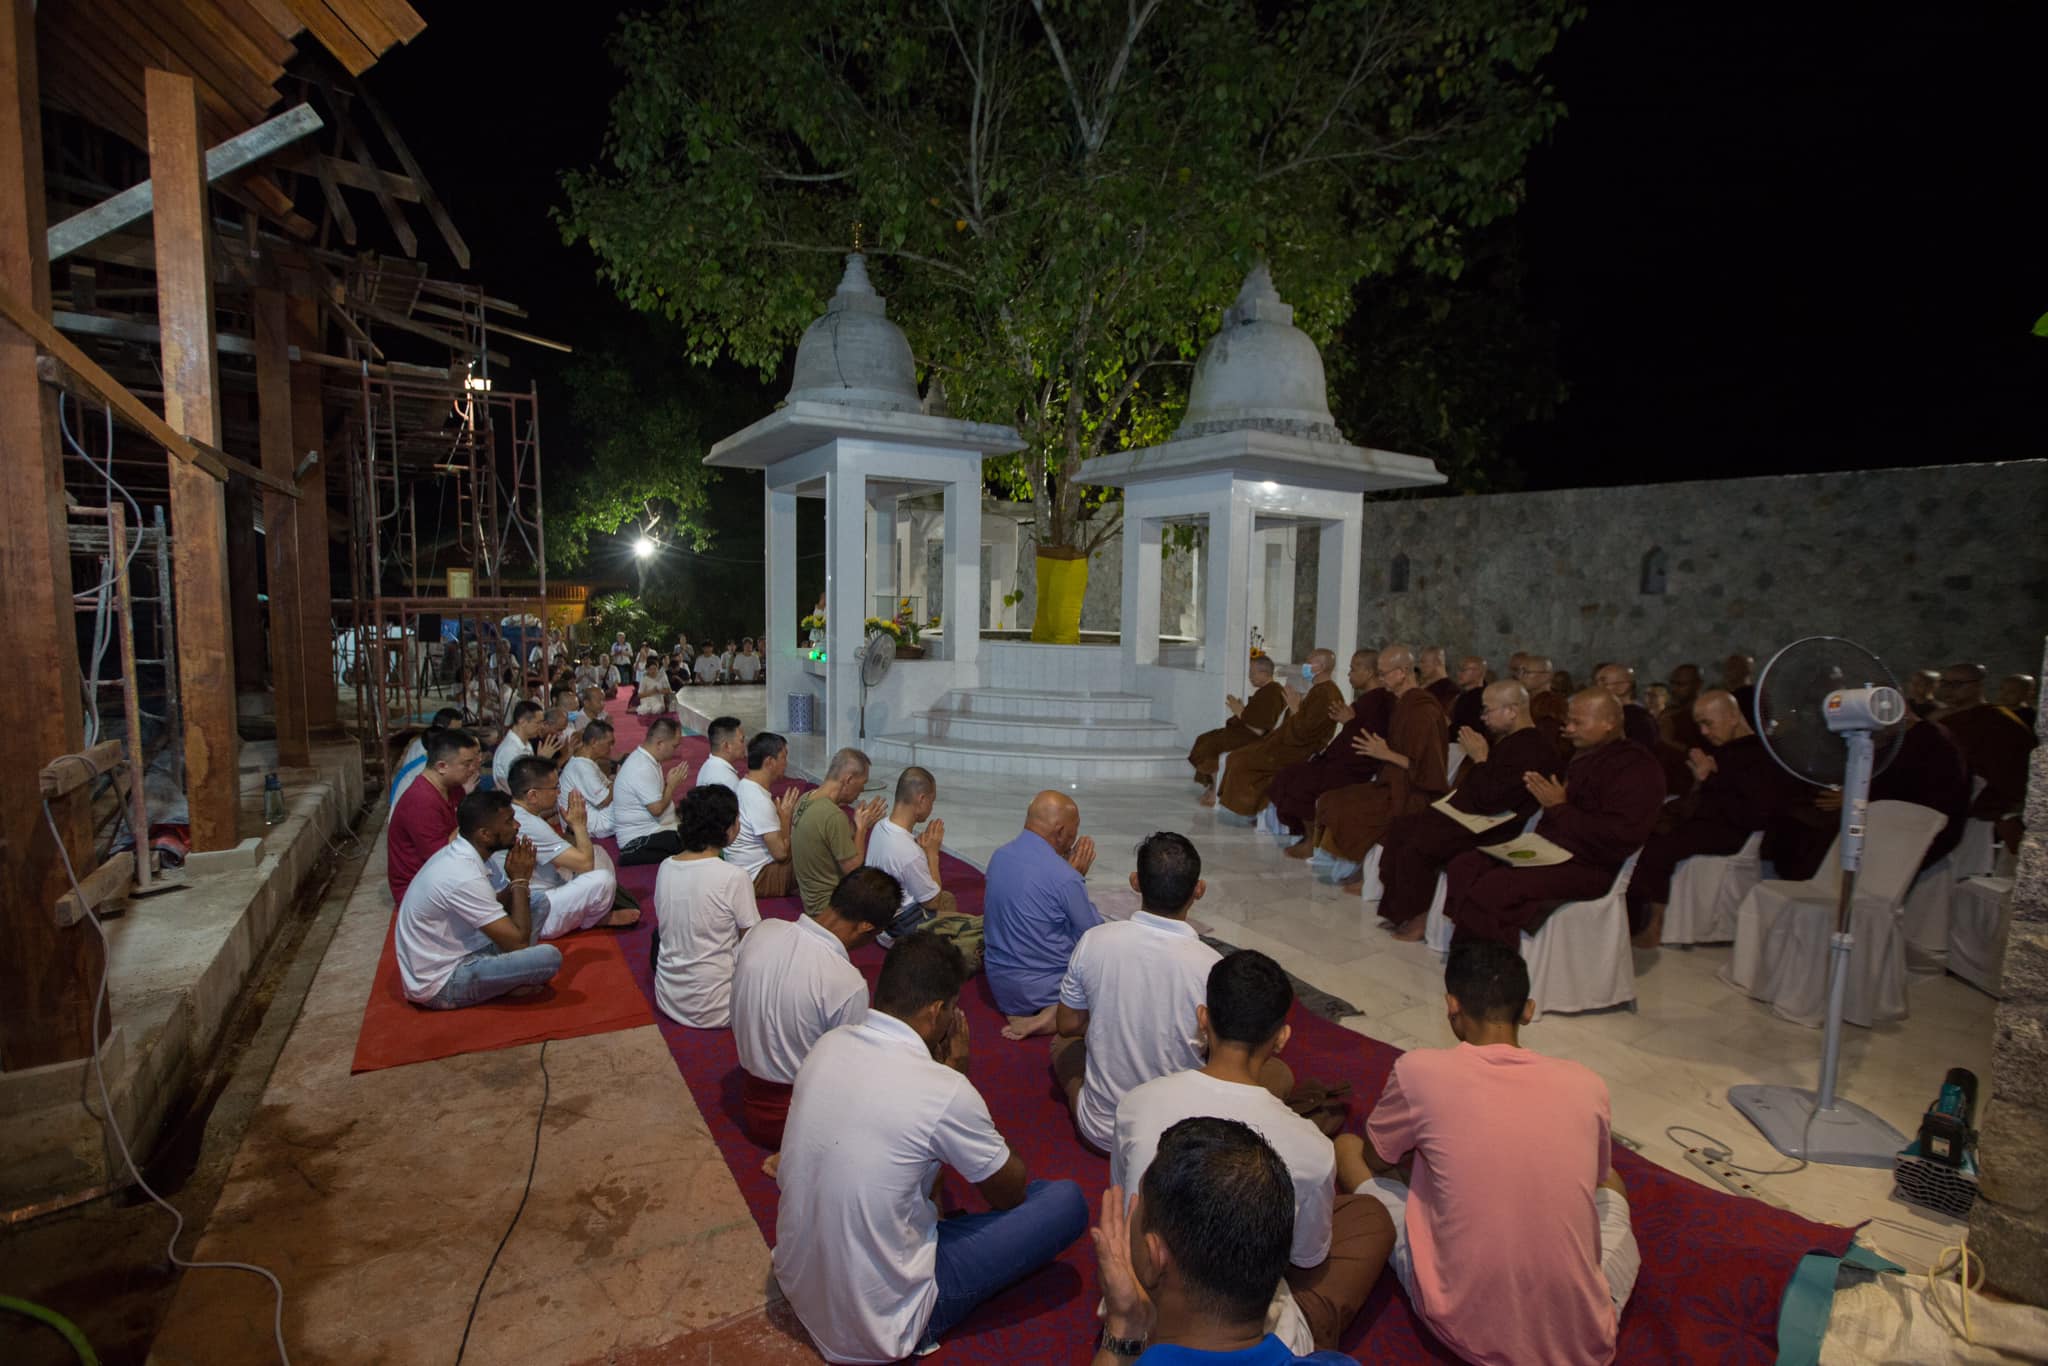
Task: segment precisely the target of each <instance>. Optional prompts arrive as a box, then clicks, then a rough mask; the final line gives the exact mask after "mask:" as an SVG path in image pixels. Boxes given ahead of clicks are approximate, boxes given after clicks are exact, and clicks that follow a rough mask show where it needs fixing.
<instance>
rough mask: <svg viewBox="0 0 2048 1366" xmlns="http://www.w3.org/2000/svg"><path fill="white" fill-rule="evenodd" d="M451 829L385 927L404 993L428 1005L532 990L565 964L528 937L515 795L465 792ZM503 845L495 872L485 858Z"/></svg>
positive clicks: (526, 874) (525, 869)
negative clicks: (453, 831) (395, 918)
mask: <svg viewBox="0 0 2048 1366" xmlns="http://www.w3.org/2000/svg"><path fill="white" fill-rule="evenodd" d="M456 830H457V833H456V837H455V838H454V839H453V840H450V841H449V842H448V843H447V844H446V845H444V846H443V847H442V848H441V849H440V850H439V851H438V852H436V853H435V854H434V856H433V857H432V858H430V859H428V860H427V861H426V862H425V863H424V864H422V865H421V867H420V870H419V872H418V873H417V874H416V875H415V876H414V877H413V880H412V882H411V884H410V885H408V886H407V887H406V889H405V900H404V901H402V902H400V903H399V907H398V923H397V925H396V927H395V928H394V930H393V932H392V940H393V945H394V947H395V949H396V955H397V958H398V976H399V980H400V982H401V983H402V984H403V986H404V989H405V999H406V1000H408V1001H411V1002H412V1003H413V1004H414V1005H417V1006H425V1007H426V1008H427V1009H429V1010H458V1009H460V1008H461V1007H463V1006H473V1005H476V1004H478V1003H480V1002H483V1001H488V1000H491V999H493V998H495V997H499V996H505V995H509V994H512V993H519V994H522V995H530V994H532V993H533V992H536V991H538V990H539V989H540V988H541V987H542V986H544V985H546V984H547V982H548V981H549V980H550V979H551V978H553V977H554V975H555V974H556V973H557V972H558V971H560V970H561V966H562V951H561V950H560V949H558V948H556V947H555V946H554V945H553V944H539V943H535V942H534V939H533V912H532V907H531V905H530V902H529V897H530V891H529V888H530V886H531V882H532V878H533V846H532V845H531V844H529V843H527V842H526V841H525V840H524V839H522V838H521V837H520V834H519V823H518V821H517V820H516V819H514V817H513V815H512V799H511V798H510V797H508V796H506V795H505V794H504V793H502V792H495V791H483V792H472V793H470V794H469V795H468V796H467V797H464V798H463V799H462V805H461V807H460V808H459V809H458V810H457V812H456ZM500 849H503V850H506V851H507V853H506V857H505V873H504V875H503V876H502V877H501V876H500V875H499V874H498V870H497V869H495V868H493V867H492V866H491V863H490V856H491V855H492V854H494V853H496V852H497V851H498V850H500Z"/></svg>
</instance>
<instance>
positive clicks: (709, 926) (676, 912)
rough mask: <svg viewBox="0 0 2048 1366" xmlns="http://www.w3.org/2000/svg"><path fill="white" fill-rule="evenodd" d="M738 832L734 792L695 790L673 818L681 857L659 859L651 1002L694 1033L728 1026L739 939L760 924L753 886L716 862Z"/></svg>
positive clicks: (732, 870) (718, 789)
mask: <svg viewBox="0 0 2048 1366" xmlns="http://www.w3.org/2000/svg"><path fill="white" fill-rule="evenodd" d="M739 829H740V804H739V800H738V799H737V798H736V797H734V796H733V795H732V793H731V792H729V791H727V790H726V789H725V788H722V787H700V788H697V789H696V790H694V791H692V792H691V793H690V795H689V796H687V797H685V798H684V799H683V802H682V805H681V807H680V808H679V809H678V811H677V813H676V835H677V837H678V838H680V839H681V840H682V844H683V852H681V853H680V854H677V855H675V856H674V857H672V858H668V859H664V860H663V861H662V865H661V872H660V873H658V874H656V875H655V879H654V915H655V920H656V922H657V925H658V930H657V933H658V935H659V938H658V939H657V940H656V942H655V953H654V1001H655V1004H656V1005H658V1006H660V1007H661V1011H662V1014H664V1015H666V1016H668V1017H669V1018H670V1019H671V1020H674V1021H676V1022H677V1023H678V1024H685V1025H688V1026H690V1028H692V1029H723V1028H725V1027H726V1026H727V1025H728V1024H730V1023H731V1022H732V971H733V956H734V954H735V952H736V951H737V950H738V948H739V942H740V936H741V935H743V934H745V933H746V932H747V931H748V930H751V929H753V928H754V926H756V925H758V924H760V923H761V912H760V910H759V909H758V908H756V906H755V905H754V884H753V882H752V880H751V879H749V878H748V877H747V875H746V874H745V873H743V872H741V871H740V870H739V869H737V868H735V867H733V866H732V865H731V864H730V863H727V862H725V860H723V859H721V858H720V857H719V853H720V851H722V850H723V849H724V848H725V846H726V845H728V844H730V843H732V840H733V837H734V836H735V835H737V834H739Z"/></svg>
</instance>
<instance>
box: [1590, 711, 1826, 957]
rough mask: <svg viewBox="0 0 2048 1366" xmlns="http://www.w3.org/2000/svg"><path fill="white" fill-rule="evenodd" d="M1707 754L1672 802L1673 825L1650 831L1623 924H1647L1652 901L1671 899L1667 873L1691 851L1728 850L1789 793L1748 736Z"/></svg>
mask: <svg viewBox="0 0 2048 1366" xmlns="http://www.w3.org/2000/svg"><path fill="white" fill-rule="evenodd" d="M1707 752H1708V753H1709V754H1711V755H1712V756H1713V759H1714V771H1713V772H1712V773H1709V774H1708V775H1707V780H1706V781H1705V782H1703V783H1701V784H1700V785H1699V787H1698V788H1697V789H1696V790H1695V791H1694V792H1693V793H1692V794H1691V795H1690V796H1688V797H1684V798H1681V799H1680V800H1678V801H1677V802H1674V803H1673V804H1672V806H1673V809H1674V810H1677V811H1678V813H1679V818H1678V820H1677V822H1676V823H1675V824H1674V826H1673V828H1672V829H1671V830H1669V831H1667V832H1664V833H1662V834H1656V835H1652V836H1650V838H1649V841H1648V842H1647V843H1645V844H1644V845H1643V856H1642V857H1641V858H1639V859H1637V860H1636V870H1635V872H1634V873H1633V874H1631V875H1630V876H1629V880H1628V918H1629V927H1630V928H1631V929H1634V930H1640V929H1641V928H1642V927H1643V926H1644V925H1647V924H1648V923H1649V915H1650V906H1651V904H1652V903H1655V904H1658V905H1662V904H1663V903H1664V902H1666V901H1668V900H1670V899H1671V876H1672V874H1673V873H1675V872H1677V871H1678V865H1679V864H1681V863H1683V862H1684V861H1685V860H1687V859H1689V858H1692V857H1693V856H1694V855H1696V854H1720V855H1725V854H1733V853H1736V852H1737V851H1739V850H1740V849H1741V848H1742V846H1743V845H1744V844H1746V843H1747V842H1748V841H1749V837H1750V836H1751V835H1753V834H1755V833H1756V832H1757V831H1759V830H1761V829H1763V828H1764V825H1765V823H1766V822H1768V821H1769V819H1770V816H1771V813H1772V812H1773V811H1774V810H1776V809H1777V808H1778V806H1779V805H1781V804H1782V803H1784V802H1785V801H1787V800H1789V799H1790V798H1791V796H1792V791H1791V784H1792V783H1793V781H1794V780H1793V778H1792V776H1791V775H1790V774H1788V773H1786V772H1785V770H1784V769H1782V768H1780V767H1779V766H1778V761H1777V760H1776V759H1773V758H1772V757H1771V754H1770V751H1769V750H1767V749H1765V748H1764V742H1763V741H1762V740H1759V739H1757V737H1756V736H1754V735H1745V736H1742V737H1741V738H1739V739H1735V740H1730V741H1729V742H1728V743H1727V744H1725V745H1722V746H1720V747H1719V748H1718V749H1712V750H1709V751H1707Z"/></svg>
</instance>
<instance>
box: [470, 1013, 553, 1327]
mask: <svg viewBox="0 0 2048 1366" xmlns="http://www.w3.org/2000/svg"><path fill="white" fill-rule="evenodd" d="M548 1042H549V1041H548V1040H545V1039H543V1040H542V1041H541V1045H540V1109H539V1110H537V1111H535V1112H534V1116H533V1156H532V1158H530V1159H529V1160H528V1161H527V1164H526V1189H524V1190H522V1191H520V1192H519V1208H518V1209H515V1210H513V1211H512V1222H511V1223H509V1224H507V1225H505V1236H504V1237H502V1238H500V1239H498V1246H497V1247H496V1248H495V1249H493V1250H492V1252H491V1262H490V1265H489V1266H486V1267H485V1268H484V1274H483V1279H482V1280H480V1281H478V1282H477V1283H476V1294H475V1296H473V1297H472V1298H471V1299H470V1302H469V1317H468V1318H467V1319H466V1320H464V1321H463V1325H462V1344H461V1345H460V1346H459V1347H457V1348H456V1349H455V1363H456V1366H462V1354H463V1353H464V1352H467V1351H468V1350H469V1330H470V1329H472V1328H474V1327H475V1326H476V1311H477V1306H478V1305H480V1304H482V1303H483V1302H484V1287H485V1286H487V1285H489V1284H490V1283H491V1273H492V1272H493V1271H496V1270H497V1269H498V1258H499V1257H500V1256H501V1255H503V1253H504V1251H505V1244H507V1243H509V1242H511V1241H512V1230H513V1229H515V1228H518V1227H519V1216H520V1215H522V1214H524V1213H526V1200H527V1197H528V1196H530V1195H532V1194H533V1173H534V1172H535V1170H536V1169H538V1168H539V1166H540V1126H541V1121H542V1120H544V1119H546V1118H547V1113H548V1092H549V1091H550V1090H551V1089H552V1088H553V1083H552V1082H551V1081H550V1079H549V1077H548Z"/></svg>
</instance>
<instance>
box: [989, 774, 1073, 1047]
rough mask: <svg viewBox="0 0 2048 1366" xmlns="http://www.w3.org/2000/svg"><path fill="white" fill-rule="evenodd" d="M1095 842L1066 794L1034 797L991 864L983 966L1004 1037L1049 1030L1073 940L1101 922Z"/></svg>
mask: <svg viewBox="0 0 2048 1366" xmlns="http://www.w3.org/2000/svg"><path fill="white" fill-rule="evenodd" d="M1094 862H1095V841H1094V840H1092V839H1090V838H1088V837H1087V836H1086V835H1083V834H1081V808H1080V807H1078V806H1076V805H1075V804H1074V799H1073V798H1072V797H1069V796H1068V795H1067V794H1066V793H1064V792H1051V791H1047V792H1041V793H1039V794H1038V795H1037V796H1036V797H1033V798H1032V799H1031V808H1030V810H1028V811H1027V812H1026V813H1025V815H1024V830H1023V833H1022V834H1020V835H1018V836H1017V838H1015V839H1013V840H1011V841H1010V842H1009V843H1008V844H1006V845H1004V846H1003V847H1002V848H1000V849H998V850H996V851H995V853H994V854H993V855H991V856H990V858H989V861H988V892H987V896H986V898H985V900H984V902H983V909H982V929H983V933H984V935H985V936H986V938H985V943H984V946H983V953H982V970H983V971H984V972H986V973H987V974H988V985H989V990H990V991H991V992H993V993H994V995H995V998H996V1008H997V1009H999V1010H1001V1011H1002V1012H1003V1014H1005V1015H1007V1016H1009V1017H1010V1023H1009V1024H1008V1026H1006V1027H1005V1028H1004V1030H1003V1037H1004V1038H1008V1039H1023V1038H1028V1037H1030V1036H1031V1035H1033V1034H1050V1033H1052V1031H1053V1016H1054V1012H1055V1009H1056V1008H1057V1007H1058V1005H1059V997H1060V981H1061V979H1063V978H1064V977H1065V976H1066V972H1067V960H1068V959H1069V958H1071V957H1073V954H1074V944H1075V942H1076V941H1077V940H1079V939H1080V937H1081V936H1082V935H1084V934H1086V933H1087V932H1088V931H1089V930H1092V929H1094V928H1095V927H1096V926H1097V925H1100V924H1101V923H1102V912H1100V911H1098V910H1096V909H1095V903H1094V902H1092V901H1090V900H1089V899H1088V886H1087V881H1086V879H1087V876H1088V868H1089V866H1090V865H1091V864H1093V863H1094Z"/></svg>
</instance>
